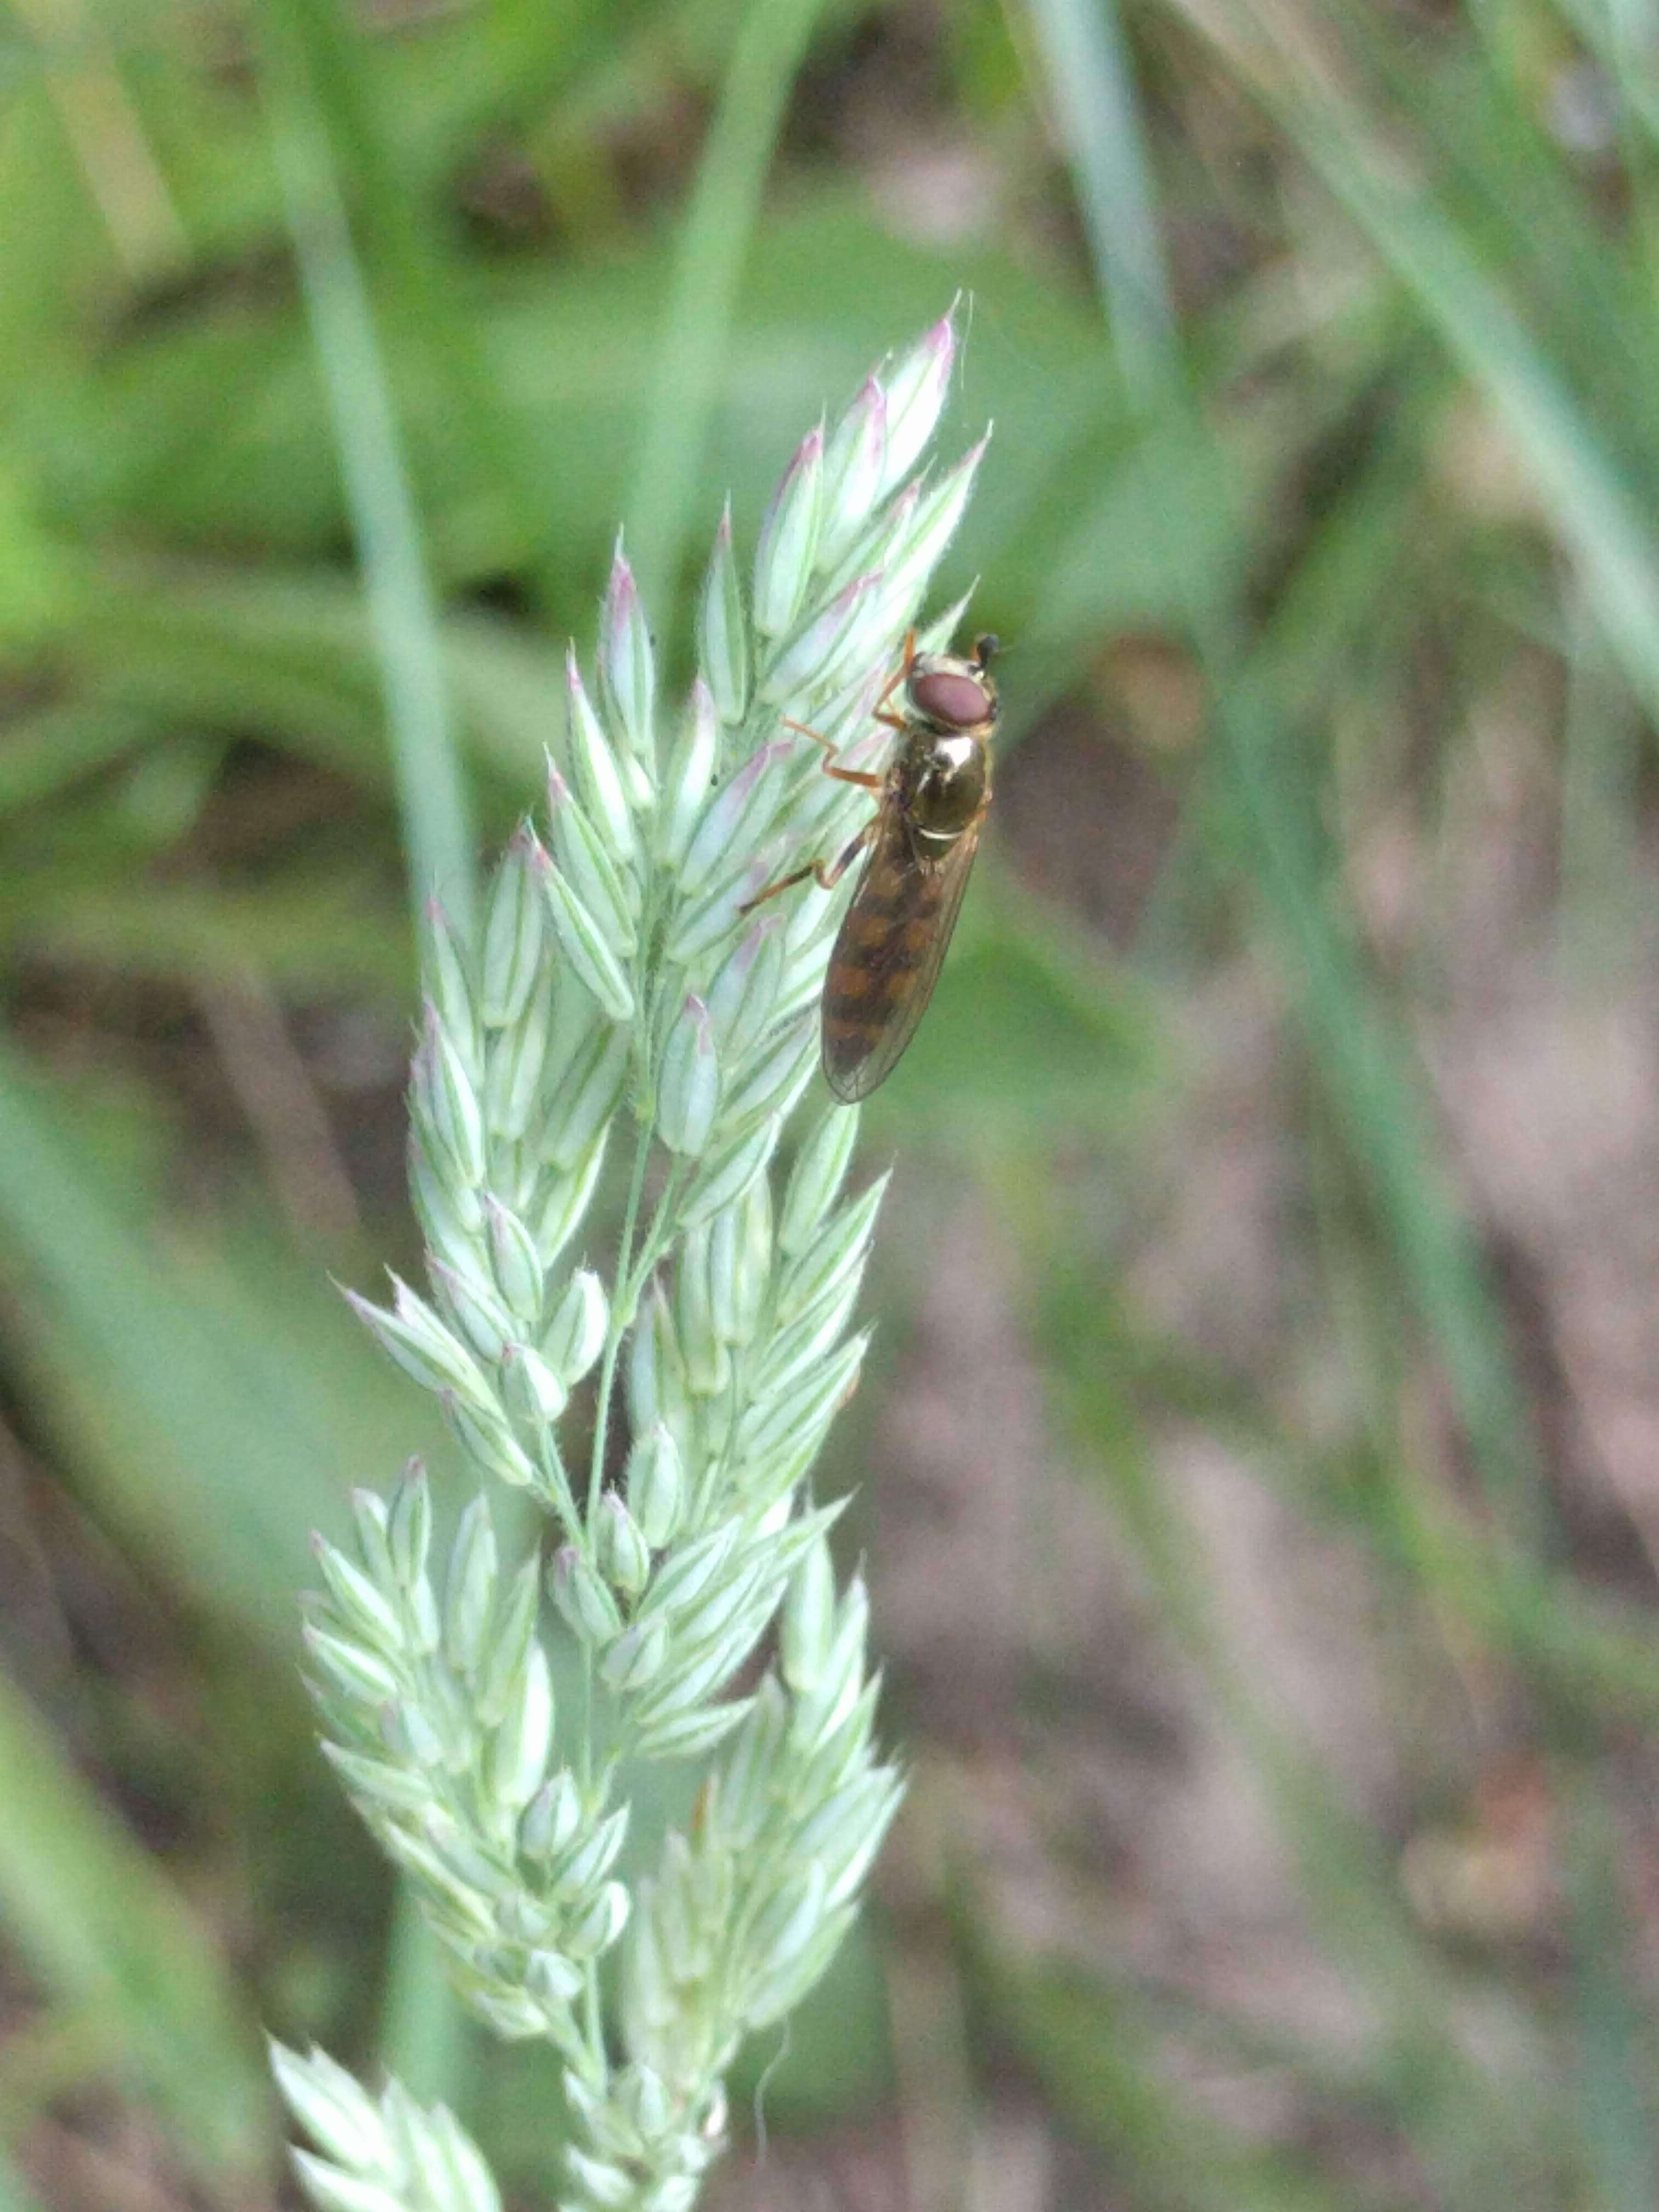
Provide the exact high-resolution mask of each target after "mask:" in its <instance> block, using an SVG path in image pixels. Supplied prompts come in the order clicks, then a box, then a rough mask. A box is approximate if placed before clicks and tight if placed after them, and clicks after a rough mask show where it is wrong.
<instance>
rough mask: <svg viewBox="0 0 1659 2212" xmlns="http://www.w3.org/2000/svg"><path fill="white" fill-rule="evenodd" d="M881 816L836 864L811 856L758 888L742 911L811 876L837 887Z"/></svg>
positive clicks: (829, 888)
mask: <svg viewBox="0 0 1659 2212" xmlns="http://www.w3.org/2000/svg"><path fill="white" fill-rule="evenodd" d="M880 819H881V817H880V815H878V814H872V816H871V817H870V819H869V820H868V821H867V822H866V823H865V825H864V827H863V829H860V831H859V834H858V836H856V837H854V840H853V842H852V843H851V844H850V845H849V846H848V848H847V850H846V851H845V852H844V853H843V854H842V855H841V857H840V859H839V860H837V861H836V863H835V865H834V866H833V867H828V868H826V867H825V866H824V865H823V861H822V860H809V861H808V862H807V863H806V866H805V867H804V868H797V869H796V870H795V871H794V872H793V874H792V875H787V876H780V877H779V878H778V879H777V881H776V883H775V884H768V885H767V886H766V889H765V890H763V891H757V892H756V893H755V896H754V897H753V898H751V899H745V900H744V902H743V904H742V905H741V906H740V907H739V908H738V913H739V914H752V913H753V912H754V910H755V908H757V906H763V905H764V904H765V903H766V902H767V900H768V899H771V898H776V896H777V895H778V893H779V892H780V891H787V890H793V889H794V887H795V885H796V884H804V883H805V881H806V878H808V876H811V877H812V878H813V879H814V880H815V881H816V883H817V887H818V889H819V890H821V891H832V890H834V889H835V888H836V884H838V883H839V882H840V881H841V879H842V877H843V876H844V875H845V874H846V873H847V871H848V868H850V867H851V866H852V865H853V863H854V860H857V858H858V856H859V854H860V853H861V852H862V851H863V850H864V848H865V847H866V845H867V844H868V843H869V842H870V840H871V838H872V836H874V835H875V831H876V824H877V823H878V822H879V821H880Z"/></svg>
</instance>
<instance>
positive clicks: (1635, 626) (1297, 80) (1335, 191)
mask: <svg viewBox="0 0 1659 2212" xmlns="http://www.w3.org/2000/svg"><path fill="white" fill-rule="evenodd" d="M1176 5H1177V6H1178V7H1179V8H1180V10H1181V12H1182V14H1183V15H1186V16H1188V18H1189V20H1191V21H1193V22H1194V24H1195V25H1196V26H1197V27H1198V28H1199V29H1200V31H1201V32H1203V33H1207V34H1208V35H1210V36H1212V38H1214V39H1216V40H1217V41H1218V43H1219V44H1220V45H1221V46H1223V48H1224V50H1225V52H1227V53H1228V54H1229V56H1230V58H1231V59H1232V61H1233V62H1234V63H1235V64H1236V65H1237V66H1239V67H1240V68H1241V69H1242V70H1243V73H1244V74H1245V75H1246V76H1247V77H1248V78H1249V81H1250V82H1252V83H1253V84H1254V86H1255V89H1256V92H1257V94H1258V95H1259V96H1260V98H1261V100H1262V101H1263V102H1264V104H1265V105H1266V106H1267V108H1268V110H1269V111H1270V112H1271V113H1272V114H1273V116H1274V117H1275V118H1277V119H1278V121H1279V123H1280V124H1281V125H1282V126H1283V127H1284V129H1285V131H1286V132H1287V133H1288V135H1289V136H1290V137H1291V140H1292V142H1293V143H1295V144H1296V145H1297V147H1298V149H1300V150H1301V152H1302V154H1303V155H1304V158H1305V159H1306V160H1307V161H1309V163H1310V165H1311V166H1312V167H1313V168H1314V169H1316V171H1317V173H1319V175H1320V176H1321V178H1322V179H1323V181H1324V183H1325V185H1326V188H1327V190H1328V191H1330V192H1331V193H1332V195H1333V196H1334V197H1335V198H1336V200H1337V201H1338V202H1339V203H1340V204H1341V205H1342V206H1343V207H1345V208H1346V210H1347V211H1348V213H1349V215H1350V216H1351V217H1352V220H1353V221H1354V222H1355V223H1357V224H1358V227H1359V228H1360V229H1361V230H1362V231H1363V232H1364V234H1365V235H1366V236H1367V237H1368V238H1369V239H1370V241H1371V244H1372V245H1373V246H1375V247H1376V251H1377V252H1379V253H1380V254H1381V255H1382V256H1383V259H1384V260H1385V261H1386V262H1387V263H1388V264H1389V266H1390V267H1391V268H1392V269H1393V270H1394V271H1395V275H1396V276H1398V277H1399V278H1400V279H1401V282H1402V283H1404V284H1405V285H1406V286H1407V289H1408V290H1409V291H1410V292H1411V294H1412V295H1413V297H1414V298H1415V299H1416V301H1417V303H1418V306H1419V309H1420V310H1421V311H1422V313H1424V315H1425V317H1426V318H1427V319H1428V320H1429V322H1430V323H1431V325H1433V326H1434V328H1435V329H1436V330H1437V331H1439V333H1440V336H1441V337H1442V338H1443V340H1444V342H1445V343H1447V344H1448V345H1449V347H1450V348H1451V349H1452V351H1453V353H1454V354H1455V356H1457V358H1458V359H1459V360H1460V361H1461V362H1462V364H1463V366H1464V368H1466V369H1467V370H1468V373H1469V374H1471V375H1472V376H1473V377H1474V379H1475V380H1476V381H1477V383H1479V384H1480V386H1481V388H1482V389H1483V390H1484V391H1485V392H1486V394H1487V395H1488V397H1489V398H1491V400H1492V403H1493V404H1494V406H1495V407H1496V409H1497V410H1498V414H1499V416H1500V417H1501V418H1502V420H1503V421H1504V423H1505V424H1506V425H1507V427H1508V428H1509V431H1510V435H1511V436H1512V437H1513V439H1514V441H1515V444H1516V450H1517V451H1518V453H1520V455H1521V456H1522V459H1523V460H1524V461H1525V462H1526V464H1527V465H1528V468H1529V470H1530V471H1531V474H1532V477H1533V480H1534V483H1535V484H1536V486H1537V489H1538V491H1539V495H1540V496H1541V499H1542V501H1543V502H1544V504H1545V506H1546V507H1547V510H1548V512H1549V513H1550V516H1551V518H1552V520H1553V522H1554V524H1555V526H1556V528H1557V529H1558V530H1559V532H1560V534H1561V537H1562V538H1563V540H1564V542H1565V544H1566V545H1567V547H1568V549H1569V550H1570V551H1571V553H1572V555H1573V556H1574V558H1575V559H1576V560H1577V562H1578V563H1579V565H1580V567H1581V568H1582V570H1583V580H1584V586H1585V590H1586V596H1587V602H1588V604H1589V606H1590V608H1591V610H1592V611H1593V612H1594V614H1595V619H1596V620H1597V622H1598V623H1600V625H1601V629H1602V630H1603V632H1604V634H1605V635H1606V636H1607V641H1608V643H1609V646H1610V647H1611V648H1612V650H1613V653H1614V655H1615V656H1616V658H1617V659H1618V660H1619V662H1620V665H1621V667H1622V668H1623V669H1624V671H1625V674H1626V678H1627V679H1628V680H1629V682H1630V684H1632V688H1633V689H1634V690H1635V691H1636V692H1637V694H1638V697H1640V698H1641V699H1642V700H1643V701H1644V703H1645V705H1646V707H1647V708H1648V711H1649V714H1650V715H1659V541H1656V539H1655V538H1654V535H1653V533H1652V532H1651V531H1650V529H1649V528H1648V526H1647V524H1646V521H1645V520H1644V515H1643V512H1642V508H1641V507H1640V505H1639V503H1638V501H1636V500H1635V499H1634V498H1633V497H1632V495H1631V492H1630V490H1629V489H1627V487H1626V483H1624V482H1623V481H1622V480H1621V478H1620V473H1619V471H1618V468H1617V466H1616V465H1615V464H1614V462H1613V459H1612V458H1611V456H1610V455H1609V453H1608V452H1607V449H1606V447H1604V446H1603V444H1602V442H1601V439H1600V438H1599V437H1598V436H1597V435H1596V433H1595V428H1594V426H1593V424H1592V423H1591V422H1590V420H1589V417H1588V416H1587V415H1586V414H1585V411H1584V410H1583V408H1582V407H1581V406H1580V405H1579V404H1578V403H1577V400H1576V398H1575V397H1574V395H1573V393H1572V392H1571V389H1570V388H1569V387H1568V386H1566V385H1565V383H1563V381H1562V380H1561V379H1560V378H1559V376H1558V375H1557V374H1556V373H1555V371H1554V369H1553V367H1552V366H1551V363H1550V362H1549V361H1548V359H1547V357H1546V356H1545V355H1544V354H1543V353H1542V352H1541V350H1540V349H1539V348H1538V346H1537V345H1535V344H1534V342H1533V340H1532V338H1531V337H1530V336H1529V335H1528V331H1527V330H1526V328H1525V326H1524V325H1523V324H1522V320H1521V318H1520V317H1519V315H1518V314H1517V313H1516V311H1515V309H1514V307H1512V305H1511V303H1510V300H1509V298H1508V297H1507V296H1506V295H1505V293H1504V290H1503V289H1502V287H1501V286H1500V284H1499V283H1498V282H1496V281H1495V280H1494V279H1493V278H1492V277H1491V276H1488V274H1487V272H1486V268H1485V267H1484V266H1483V264H1482V263H1481V261H1480V258H1479V257H1478V256H1477V254H1476V252H1475V251H1474V247H1473V246H1472V245H1471V244H1470V243H1469V242H1468V240H1467V239H1466V238H1465V237H1464V236H1463V235H1462V233H1461V232H1460V230H1459V229H1458V228H1457V226H1456V225H1455V222H1453V221H1452V220H1450V219H1449V217H1448V216H1446V215H1445V214H1444V213H1443V211H1442V210H1441V208H1440V206H1439V205H1438V204H1437V202H1436V200H1435V199H1434V197H1432V196H1431V193H1430V192H1429V191H1426V190H1425V189H1423V188H1421V187H1419V186H1417V185H1414V184H1413V183H1410V182H1407V180H1406V179H1405V177H1404V175H1403V174H1402V171H1401V163H1400V161H1398V160H1397V159H1395V158H1393V157H1391V156H1390V155H1389V150H1388V149H1387V148H1386V147H1385V145H1384V144H1383V142H1382V141H1381V139H1380V138H1379V137H1378V135H1377V134H1376V132H1375V131H1372V130H1371V129H1370V128H1369V127H1368V125H1367V124H1366V122H1365V120H1364V117H1363V116H1362V114H1361V113H1360V112H1359V110H1358V106H1356V105H1355V103H1354V102H1353V101H1352V100H1349V99H1348V98H1347V97H1346V95H1345V94H1344V93H1343V92H1342V90H1341V88H1340V82H1339V80H1338V76H1337V74H1336V72H1335V70H1332V69H1326V68H1323V67H1322V66H1320V65H1319V64H1315V63H1314V62H1312V61H1310V58H1308V56H1307V55H1306V54H1305V53H1304V51H1303V50H1302V48H1301V47H1300V46H1297V44H1295V43H1294V38H1295V33H1293V32H1291V30H1290V29H1289V28H1288V27H1285V25H1284V24H1282V23H1281V21H1280V20H1279V18H1278V17H1277V16H1275V15H1273V14H1272V13H1271V12H1270V11H1268V10H1266V9H1259V8H1255V7H1241V6H1239V5H1237V4H1236V0H1231V4H1229V0H1224V4H1223V6H1222V7H1221V8H1220V9H1219V10H1218V11H1212V9H1211V8H1210V7H1209V6H1208V5H1207V4H1205V0H1176Z"/></svg>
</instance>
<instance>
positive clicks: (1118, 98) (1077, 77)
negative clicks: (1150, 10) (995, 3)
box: [1028, 0, 1176, 413]
mask: <svg viewBox="0 0 1659 2212" xmlns="http://www.w3.org/2000/svg"><path fill="white" fill-rule="evenodd" d="M1028 4H1029V6H1030V15H1031V21H1032V22H1033V24H1034V25H1035V26H1036V34H1037V45H1038V47H1039V50H1040V51H1041V52H1042V58H1043V63H1044V66H1045V70H1046V72H1047V77H1048V96H1049V98H1050V100H1052V101H1053V102H1054V109H1055V112H1056V115H1057V117H1058V118H1059V123H1060V137H1061V140H1062V143H1063V144H1064V146H1065V149H1066V157H1067V159H1068V161H1070V164H1071V167H1072V175H1073V185H1074V189H1075V191H1076V193H1077V197H1078V204H1079V207H1080V208H1081V210H1082V212H1083V220H1084V222H1085V225H1086V226H1087V228H1088V233H1089V247H1090V252H1091V255H1092V256H1093V259H1094V264H1095V274H1096V278H1097V282H1098V283H1099V285H1100V288H1101V291H1102V293H1103V296H1104V299H1105V301H1106V307H1107V312H1108V314H1109V319H1110V324H1111V331H1112V343H1113V346H1114V348H1115V351H1116V354H1117V360H1118V367H1119V370H1120V372H1121V374H1122V378H1123V384H1124V389H1125V390H1126V391H1127V392H1128V394H1129V396H1130V398H1131V399H1132V401H1133V404H1134V405H1135V407H1136V408H1137V410H1140V411H1142V412H1146V413H1151V412H1152V410H1154V409H1155V407H1156V406H1157V404H1158V398H1159V394H1160V392H1161V390H1162V388H1163V386H1164V384H1165V383H1166V382H1167V380H1168V379H1169V377H1170V374H1172V373H1173V371H1174V369H1175V367H1176V319H1175V309H1174V307H1173V305H1172V303H1171V301H1170V284H1169V276H1168V273H1167V271H1166V270H1165V267H1164V247H1163V243H1162V240H1161V239H1160V238H1159V235H1158V216H1157V212H1156V204H1155V196H1154V188H1153V184H1152V173H1151V169H1150V167H1149V164H1148V160H1147V150H1146V133H1145V132H1144V131H1143V130H1142V129H1141V125H1140V112H1139V103H1138V101H1137V100H1136V96H1135V88H1134V82H1133V76H1132V74H1131V70H1130V64H1129V56H1128V53H1127V50H1126V48H1125V46H1124V40H1123V28H1122V25H1121V22H1120V21H1119V19H1118V12H1117V5H1116V0H1028Z"/></svg>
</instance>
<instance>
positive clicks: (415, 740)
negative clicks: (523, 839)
mask: <svg viewBox="0 0 1659 2212" xmlns="http://www.w3.org/2000/svg"><path fill="white" fill-rule="evenodd" d="M267 21H268V22H270V26H271V33H272V35H271V36H270V38H269V40H268V41H267V46H266V64H265V72H264V90H265V95H266V108H267V113H268V116H269V118H270V139H271V146H272V150H273V153H274V155H275V159H276V169H277V175H278V179H279V181H280V184H281V186H282V195H283V211H284V215H285V218H286V221H287V223H288V228H289V235H290V237H291V239H292V241H293V246H294V252H295V260H296V262H297V264H298V266H299V271H300V283H301V289H302V291H303V293H304V295H305V301H306V310H307V314H308V316H309V318H310V321H311V328H312V334H313V340H314V342H315V345H316V349H317V356H318V361H319V365H320V367H321V369H322V373H323V378H324V381H325V386H326V389H327V396H328V405H329V416H330V420H331V423H332V425H333V430H334V439H335V444H336V447H337V450H338V453H339V459H340V467H341V471H342V474H343V478H344V483H345V490H346V499H347V503H348V505H349V508H350V512H351V519H352V529H353V533H354V535H355V537H356V544H357V551H358V556H359V559H360V560H361V562H362V570H363V580H364V585H365V587H366V589H367V592H368V606H369V614H370V618H371V622H372V624H373V628H374V641H375V650H376V657H377V659H378V661H379V665H380V683H381V687H382V690H383V692H384V696H385V700H386V720H387V723H388V726H389V729H390V733H391V738H392V756H393V761H394V764H395V767H396V771H397V787H398V805H399V807H400V808H401V811H402V814H403V819H404V838H405V842H406V844H407V848H408V858H409V874H410V901H411V903H412V905H413V907H414V908H415V911H416V915H417V917H418V915H419V913H420V910H421V908H422V907H423V906H424V904H425V902H426V901H427V899H428V897H429V896H432V894H433V893H434V892H436V893H437V895H438V896H440V897H441V899H442V900H443V902H444V904H445V906H446V907H447V908H448V910H449V915H450V918H451V920H452V921H453V922H454V923H455V925H456V927H457V928H458V929H459V931H460V932H461V933H463V934H464V935H470V934H471V931H472V927H473V921H474V909H475V904H476V890H475V886H474V882H473V849H472V848H473V840H472V829H471V811H470V805H469V800H468V797H467V791H466V785H465V778H464V776H463V774H462V769H461V763H460V759H459V754H458V752H457V750H456V747H455V744H454V739H453V734H452V732H451V729H450V724H449V718H448V714H447V704H446V700H447V694H446V690H445V683H444V671H443V663H442V656H441V652H440V649H439V644H438V611H437V607H436V605H435V600H434V598H433V593H432V588H431V585H430V583H429V581H428V576H427V572H426V565H425V562H424V558H423V556H422V550H421V533H420V525H419V521H418V519H417V517H416V509H415V501H414V495H413V493H412V491H411V489H410V484H409V480H408V476H407V473H406V471H405V468H404V458H403V453H402V449H401V441H400V438H399V435H398V421H397V414H396V410H395V408H394V405H393V402H392V392H391V387H390V385H389V382H388V380H387V375H386V365H385V363H384V362H383V360H382V358H381V354H380V341H379V338H378V337H377V335H376V332H375V328H374V314H373V312H372V309H371V307H370V305H369V300H368V289H367V287H366V285H365V283H364V281H363V276H362V270H361V268H360V266H359V264H358V261H357V257H356V252H355V250H354V248H353V246H352V240H351V231H350V226H349V222H348V219H347V216H346V210H345V204H344V201H343V197H342V196H341V191H340V184H339V179H338V176H337V172H336V168H335V164H334V158H333V154H332V149H331V146H330V143H329V140H328V136H327V132H326V130H325V126H324V123H323V120H322V118H321V116H320V114H319V111H318V108H317V105H316V102H315V99H314V95H313V91H312V88H311V83H310V79H309V76H308V72H307V66H306V63H305V60H304V58H303V55H302V54H301V52H300V51H299V50H298V48H297V46H296V45H295V42H294V41H293V40H291V39H283V37H282V36H281V29H282V27H281V26H280V25H278V24H276V22H275V20H274V19H272V18H267Z"/></svg>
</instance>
